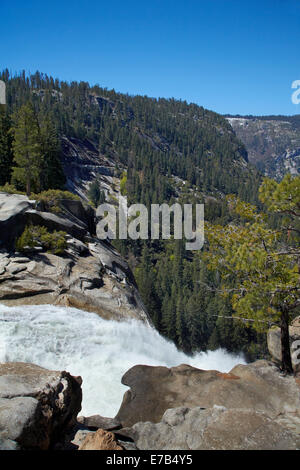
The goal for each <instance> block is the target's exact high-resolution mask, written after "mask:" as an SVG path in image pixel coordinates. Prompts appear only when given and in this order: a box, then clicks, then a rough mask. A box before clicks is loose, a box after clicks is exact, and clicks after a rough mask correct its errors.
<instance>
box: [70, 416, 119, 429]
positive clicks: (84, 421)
mask: <svg viewBox="0 0 300 470" xmlns="http://www.w3.org/2000/svg"><path fill="white" fill-rule="evenodd" d="M77 421H78V423H79V424H81V425H82V426H84V427H86V428H91V429H94V428H96V429H104V431H113V430H114V429H120V428H121V427H122V426H121V423H120V422H119V421H118V420H116V419H114V418H105V417H104V416H100V415H93V416H88V417H85V416H78V418H77Z"/></svg>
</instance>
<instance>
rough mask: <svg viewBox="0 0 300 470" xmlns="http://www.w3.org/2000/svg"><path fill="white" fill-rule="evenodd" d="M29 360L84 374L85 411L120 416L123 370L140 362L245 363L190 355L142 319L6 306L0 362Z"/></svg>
mask: <svg viewBox="0 0 300 470" xmlns="http://www.w3.org/2000/svg"><path fill="white" fill-rule="evenodd" d="M8 361H23V362H31V363H35V364H38V365H40V366H42V367H46V368H48V369H52V370H67V371H68V372H70V373H71V374H73V375H81V376H82V378H83V405H82V411H81V413H80V414H83V415H85V416H88V415H91V414H101V415H103V416H114V415H115V414H116V413H117V411H118V409H119V407H120V404H121V401H122V397H123V394H124V392H125V390H126V389H127V387H125V386H124V385H122V384H121V378H122V375H123V374H124V373H125V372H126V371H127V370H128V369H129V368H130V367H132V366H134V365H136V364H146V365H164V366H167V367H172V366H176V365H178V364H182V363H185V364H190V365H192V366H195V367H198V368H202V369H217V370H219V371H222V372H228V371H229V370H230V369H231V368H232V367H234V365H236V364H238V363H245V361H244V360H243V358H242V357H240V356H233V355H230V354H228V353H226V352H224V351H223V350H218V351H210V352H208V353H199V354H197V355H195V356H194V357H189V356H187V355H185V354H184V353H182V352H179V351H178V350H177V349H176V348H175V346H174V345H173V344H172V343H170V342H168V341H166V340H165V339H164V338H162V337H161V336H160V335H159V334H158V333H157V331H155V330H154V329H152V328H150V327H148V326H146V325H145V324H143V323H142V322H139V321H137V320H132V321H123V322H116V321H111V320H103V319H102V318H100V317H99V316H98V315H96V314H93V313H87V312H84V311H81V310H76V309H74V308H63V307H54V306H50V305H42V306H26V307H24V306H22V307H6V306H3V305H1V306H0V362H8Z"/></svg>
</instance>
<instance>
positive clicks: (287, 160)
mask: <svg viewBox="0 0 300 470" xmlns="http://www.w3.org/2000/svg"><path fill="white" fill-rule="evenodd" d="M227 120H228V121H229V123H230V124H231V126H232V128H233V129H234V131H235V133H236V135H237V137H238V138H239V139H240V140H241V141H242V142H243V143H244V145H245V147H246V149H247V151H248V156H249V161H250V162H251V163H253V164H255V165H256V166H257V168H258V169H259V170H260V171H262V172H263V173H265V174H266V175H268V176H270V177H272V178H276V179H280V178H282V177H283V175H284V174H285V173H287V172H290V173H292V174H299V173H300V115H298V116H263V117H259V116H258V117H254V116H245V117H241V116H239V117H233V116H228V117H227Z"/></svg>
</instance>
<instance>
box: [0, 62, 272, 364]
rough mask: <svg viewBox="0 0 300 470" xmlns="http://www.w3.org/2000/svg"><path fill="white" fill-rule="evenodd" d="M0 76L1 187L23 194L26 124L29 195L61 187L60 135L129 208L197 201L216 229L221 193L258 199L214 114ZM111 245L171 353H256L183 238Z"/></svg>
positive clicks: (255, 182)
mask: <svg viewBox="0 0 300 470" xmlns="http://www.w3.org/2000/svg"><path fill="white" fill-rule="evenodd" d="M0 79H2V80H4V81H5V82H6V84H7V110H6V113H2V115H1V122H0V149H1V150H0V166H1V165H2V168H3V169H5V171H4V170H3V171H2V172H1V181H0V183H1V184H2V185H3V184H5V183H6V182H10V183H12V184H14V185H15V187H16V188H17V189H19V190H23V191H25V190H26V182H25V179H24V172H22V171H23V170H22V171H21V170H20V168H22V158H21V157H20V155H19V156H18V151H17V146H16V144H15V143H14V142H13V139H14V141H16V138H17V129H20V127H21V128H22V125H24V126H26V125H28V126H29V127H30V128H31V129H32V126H34V128H36V132H37V135H38V136H39V137H38V140H39V143H40V147H39V149H38V152H40V155H41V162H40V165H39V167H38V170H37V173H36V174H37V177H36V178H35V179H34V180H33V190H34V191H36V192H38V191H42V190H45V189H49V188H52V187H53V188H63V187H64V179H63V177H61V176H63V175H61V164H60V162H59V159H57V155H59V152H60V151H61V149H60V142H61V141H62V139H64V138H66V137H67V138H76V139H79V140H81V141H88V142H91V143H92V144H93V146H94V147H95V148H97V149H98V155H99V159H101V158H103V157H106V158H109V159H110V161H113V162H114V166H115V175H117V176H121V175H122V174H123V177H122V180H121V191H122V193H123V194H124V195H127V196H128V199H129V203H132V202H139V203H144V204H146V205H147V206H149V205H150V204H151V203H160V204H161V203H163V202H168V203H172V202H174V201H179V202H186V203H197V202H198V203H202V202H205V218H206V220H208V221H211V222H217V223H219V224H221V225H222V224H226V223H228V222H230V221H231V220H232V215H231V214H230V212H229V210H228V205H227V202H226V200H225V195H226V194H230V193H233V194H236V195H237V196H239V197H240V198H242V199H243V200H246V201H248V202H252V203H257V201H258V199H257V189H258V186H259V182H260V180H261V177H260V174H259V173H258V171H257V170H256V169H255V168H254V167H252V166H251V165H250V164H249V163H248V158H247V152H246V150H245V147H244V145H243V144H242V143H241V142H240V141H239V139H238V138H237V137H236V135H235V133H234V132H233V130H232V128H231V126H230V124H229V123H228V122H227V120H226V119H225V118H224V117H222V116H221V115H218V114H216V113H214V112H212V111H208V110H206V109H204V108H202V107H201V106H198V105H195V104H188V103H186V102H184V101H178V100H175V99H168V100H167V99H162V98H161V99H152V98H148V97H146V96H130V95H124V94H120V93H116V92H115V91H114V90H107V89H103V88H101V87H100V86H98V85H96V86H90V85H89V84H88V83H85V82H80V83H78V82H72V83H66V82H62V81H59V80H58V79H54V78H52V77H48V76H47V75H44V74H41V73H39V72H37V73H35V74H34V75H31V76H28V75H26V74H25V72H22V73H21V74H18V75H16V76H11V75H10V74H9V72H8V71H7V70H6V71H3V72H2V73H1V75H0ZM24 105H25V107H27V114H28V115H30V116H31V117H30V123H29V124H26V123H25V120H24V119H25V118H24V116H23V114H24ZM29 108H30V109H31V111H30V110H29V111H28V109H29ZM22 113H23V114H22ZM25 114H26V113H25ZM22 116H23V117H22ZM10 128H12V131H9V132H8V129H10ZM42 155H43V157H42ZM45 156H47V158H45ZM13 158H14V160H13ZM55 168H56V169H57V175H61V176H60V177H58V178H55V176H54V175H55ZM53 169H54V171H53ZM124 170H125V172H124ZM45 175H47V178H45ZM53 176H54V177H53ZM96 189H97V188H96ZM99 190H100V192H101V188H99ZM99 194H100V193H99ZM100 200H101V201H102V200H103V193H102V192H101V199H99V201H100ZM115 246H116V247H117V248H118V249H119V251H120V252H121V253H122V254H123V255H124V256H126V257H127V259H128V260H129V262H130V264H131V266H132V267H133V268H134V269H135V275H136V279H137V283H138V286H139V289H140V291H141V294H142V297H143V299H144V302H145V304H146V306H147V307H148V310H149V313H150V315H151V317H152V319H153V321H154V324H155V325H156V327H157V328H158V330H159V331H160V332H161V333H163V334H164V335H166V336H167V337H168V338H170V339H172V340H173V341H175V343H176V344H177V345H178V346H179V347H181V348H182V349H184V350H185V351H187V352H192V351H195V350H204V349H206V348H211V349H213V348H217V347H219V346H222V347H225V348H227V349H228V350H230V351H244V352H245V353H246V354H247V355H248V357H249V358H254V357H256V356H257V355H258V354H264V351H265V344H264V340H263V336H261V337H260V336H258V335H257V333H255V332H254V331H253V330H252V329H251V328H250V327H249V326H247V327H245V325H242V324H240V323H238V322H237V321H236V320H232V319H231V315H232V307H231V303H230V301H229V300H228V301H225V300H224V298H222V297H221V296H220V295H219V294H218V293H217V292H218V287H219V286H220V276H219V273H218V272H214V273H211V272H208V270H207V268H206V264H205V262H204V260H203V259H202V253H201V252H199V253H198V252H195V253H191V252H188V251H186V250H185V248H184V241H174V240H171V241H168V242H166V241H159V240H156V241H153V242H150V241H147V242H142V241H138V242H132V241H126V242H125V241H115Z"/></svg>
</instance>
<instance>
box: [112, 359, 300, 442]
mask: <svg viewBox="0 0 300 470" xmlns="http://www.w3.org/2000/svg"><path fill="white" fill-rule="evenodd" d="M122 383H123V384H124V385H127V386H128V387H130V390H128V391H127V392H125V395H124V398H123V402H122V405H121V407H120V410H119V412H118V414H117V415H116V419H118V420H119V421H120V422H121V423H122V425H123V427H130V426H133V425H134V424H136V423H138V422H140V421H143V422H146V421H151V422H152V423H158V422H160V421H161V419H162V416H163V414H164V413H165V411H166V410H168V409H169V408H178V407H182V406H184V407H187V408H194V407H202V408H213V407H214V406H215V405H217V406H223V407H226V408H227V409H246V410H252V411H253V412H258V413H265V414H266V416H268V417H269V418H271V419H274V420H275V419H276V420H278V422H279V421H280V422H281V423H282V422H283V421H284V422H285V423H286V425H288V426H289V427H290V428H291V429H292V430H295V431H296V432H298V433H300V387H299V379H298V378H297V377H294V376H286V377H284V376H282V375H281V374H280V371H279V369H278V368H277V367H276V366H275V365H274V364H272V363H270V362H268V361H264V360H262V361H256V362H254V363H252V364H248V365H238V366H236V367H234V368H233V369H232V370H231V371H230V373H228V374H225V373H220V372H218V371H205V370H200V369H196V368H194V367H191V366H189V365H184V364H183V365H180V366H178V367H172V368H170V369H169V368H167V367H151V366H143V365H137V366H134V367H132V368H131V369H129V371H127V372H126V374H125V375H124V376H123V378H122Z"/></svg>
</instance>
